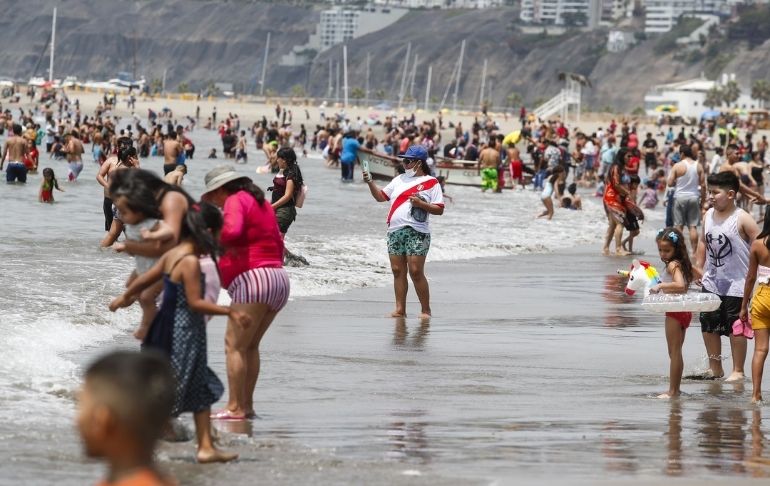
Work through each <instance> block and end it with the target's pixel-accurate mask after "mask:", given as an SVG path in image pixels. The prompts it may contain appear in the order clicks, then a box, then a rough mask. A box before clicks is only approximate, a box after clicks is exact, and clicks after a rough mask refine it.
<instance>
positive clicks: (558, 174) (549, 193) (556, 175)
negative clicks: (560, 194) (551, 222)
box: [537, 165, 567, 219]
mask: <svg viewBox="0 0 770 486" xmlns="http://www.w3.org/2000/svg"><path fill="white" fill-rule="evenodd" d="M566 178H567V174H566V172H564V167H562V166H560V165H557V166H556V167H554V169H553V172H552V173H551V177H549V178H548V179H547V180H546V182H545V188H544V189H543V192H542V193H541V194H540V199H541V200H542V201H543V206H545V210H544V211H543V212H542V213H540V214H539V215H538V216H537V217H538V218H542V217H547V218H548V219H551V218H553V191H554V187H555V186H556V184H558V183H559V182H562V181H564V179H566Z"/></svg>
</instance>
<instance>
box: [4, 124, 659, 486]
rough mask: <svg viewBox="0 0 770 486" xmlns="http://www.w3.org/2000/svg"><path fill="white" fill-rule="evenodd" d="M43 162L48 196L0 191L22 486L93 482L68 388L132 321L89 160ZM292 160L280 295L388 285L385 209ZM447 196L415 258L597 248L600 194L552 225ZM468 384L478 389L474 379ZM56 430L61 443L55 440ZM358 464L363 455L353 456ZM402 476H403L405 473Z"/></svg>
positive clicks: (246, 168)
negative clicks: (75, 173) (49, 180)
mask: <svg viewBox="0 0 770 486" xmlns="http://www.w3.org/2000/svg"><path fill="white" fill-rule="evenodd" d="M191 138H192V139H193V140H194V142H195V143H196V145H197V154H199V157H196V158H195V159H193V160H190V161H188V166H189V174H188V175H187V177H186V179H185V183H184V187H185V188H186V189H187V190H188V191H189V192H190V193H191V194H192V195H193V196H194V197H198V196H199V194H200V192H201V190H202V188H203V176H204V174H205V173H206V172H207V171H208V170H209V169H210V168H211V167H213V166H215V165H217V164H219V163H223V162H224V161H221V160H219V161H214V160H208V159H205V158H200V155H204V154H206V153H208V150H209V148H210V147H216V148H217V149H220V147H219V146H218V145H217V139H216V136H215V134H214V133H213V132H203V131H198V132H195V133H193V134H192V137H191ZM250 152H251V153H250V159H249V162H248V164H245V165H236V166H235V167H236V169H237V170H238V171H239V172H242V173H244V174H247V175H250V176H252V177H253V178H254V180H255V181H256V182H257V184H259V185H260V186H261V187H263V188H266V187H268V186H269V185H270V176H267V175H258V174H256V173H255V168H256V167H257V166H258V165H261V164H262V163H263V158H262V157H261V156H260V154H258V153H257V152H256V151H255V150H254V149H253V146H252V147H251V151H250ZM46 157H47V156H46V155H45V154H44V155H43V156H42V160H41V163H40V167H41V169H42V168H43V167H52V168H53V169H54V170H55V171H56V174H57V177H58V179H59V181H60V183H61V186H62V188H63V189H64V190H65V192H57V193H56V194H55V197H56V203H55V204H53V205H46V204H40V203H38V202H37V192H38V186H39V183H40V177H41V176H39V175H38V176H30V180H29V182H28V184H27V185H4V184H3V185H0V204H2V210H3V219H2V225H0V275H2V291H1V292H0V309H2V312H3V318H2V320H0V349H2V353H3V359H2V360H0V437H2V438H3V440H2V441H0V444H2V445H0V455H2V456H5V457H8V458H13V459H11V460H10V462H9V463H8V464H10V466H9V469H8V471H7V472H6V473H3V475H2V477H0V483H3V484H12V483H13V481H11V480H12V479H14V478H15V479H16V480H23V479H24V478H25V477H27V475H29V474H30V473H31V471H34V470H37V469H40V468H45V467H48V466H49V465H50V464H52V463H53V464H57V467H61V468H63V471H66V473H62V474H63V475H64V476H65V477H66V478H67V481H64V482H63V483H62V484H64V483H66V484H83V481H86V482H88V481H91V479H83V478H93V477H95V474H97V473H96V472H95V470H96V469H95V468H96V466H94V465H90V464H84V463H83V460H82V458H81V457H80V453H79V447H78V446H77V444H76V443H74V442H73V441H72V439H73V437H74V436H73V434H72V427H73V425H72V423H73V417H74V393H75V390H76V389H77V386H78V384H79V380H80V372H81V370H82V365H83V363H84V361H86V360H87V358H88V357H89V356H93V355H94V353H96V352H97V351H98V350H99V349H103V348H108V347H113V346H116V345H117V346H125V345H127V343H130V342H131V341H130V339H128V338H127V336H128V335H129V334H130V331H131V330H132V329H133V327H134V326H135V324H136V322H137V321H138V318H139V311H138V308H136V307H134V308H132V309H130V310H128V311H121V312H118V313H110V312H109V311H108V309H107V304H108V302H109V301H110V299H111V298H112V297H114V296H116V295H118V294H119V293H120V292H121V291H122V288H123V286H124V283H125V279H126V277H127V276H128V274H129V273H130V271H131V269H132V267H133V261H132V260H131V259H130V258H129V257H126V256H124V255H118V254H115V253H113V252H111V251H109V250H100V249H99V248H98V243H99V240H100V239H101V237H102V236H103V231H102V229H103V227H102V225H103V215H102V209H101V208H102V189H101V187H100V186H99V185H98V184H97V182H96V181H95V179H94V177H95V174H96V171H97V165H96V164H95V163H92V162H90V161H87V162H86V167H85V169H84V171H83V173H82V174H81V176H80V180H79V181H78V182H77V183H67V182H65V181H66V164H65V163H64V162H62V161H53V160H47V159H46ZM228 163H231V164H232V162H228ZM161 164H162V160H161V159H159V158H150V159H147V160H143V161H142V165H143V167H145V168H149V169H151V170H156V171H159V172H160V171H161ZM300 164H301V167H302V170H303V174H304V177H305V180H306V182H307V184H308V186H309V193H308V196H307V201H306V203H305V207H304V208H302V209H301V210H299V211H298V217H297V221H296V222H295V223H294V225H293V226H292V227H291V229H290V231H289V233H288V235H287V246H288V248H289V249H290V250H291V251H292V252H294V253H298V254H301V255H302V256H304V257H305V258H307V260H308V261H309V263H310V265H309V266H307V267H296V268H294V267H292V268H289V273H290V275H291V282H292V300H294V301H295V302H296V301H302V299H312V298H318V297H321V296H333V295H335V294H340V293H343V292H346V291H350V290H353V289H364V288H369V287H386V286H388V285H390V282H391V276H390V270H389V267H388V262H387V255H386V250H385V235H386V225H385V218H386V214H387V204H386V203H380V204H378V203H377V202H375V201H374V200H373V199H372V198H371V196H370V194H369V192H368V189H367V188H366V186H365V185H364V184H363V183H361V182H360V177H359V176H358V174H357V176H356V177H357V179H358V180H357V181H356V182H355V183H353V184H342V183H341V182H340V181H339V173H338V171H337V170H333V169H329V168H326V167H324V164H323V161H322V160H320V158H319V157H318V156H313V155H311V157H309V158H307V159H302V160H301V161H300ZM41 172H42V171H41ZM380 184H382V183H381V182H380ZM447 193H448V195H450V196H451V197H452V198H453V202H452V203H447V208H446V212H445V214H444V215H443V216H441V217H432V219H431V221H432V225H433V237H432V248H431V252H430V255H429V262H436V263H438V262H454V261H460V260H468V259H474V258H480V257H486V258H490V257H491V258H496V257H504V256H509V255H519V254H543V253H545V254H558V253H559V252H560V251H565V250H569V249H573V248H575V247H580V246H584V245H588V244H591V245H595V246H596V248H597V252H598V250H599V248H600V246H599V241H601V238H602V236H603V234H604V231H605V228H606V219H605V216H604V212H603V209H602V207H601V201H600V199H597V198H593V197H592V196H591V195H586V196H584V203H583V206H584V210H583V211H569V210H557V211H556V215H555V217H554V219H553V220H552V221H545V220H536V219H535V215H536V214H537V213H539V212H540V211H541V210H542V203H541V202H540V199H539V195H538V194H536V193H534V192H532V191H506V192H504V193H503V194H492V193H486V194H484V193H481V192H480V190H477V189H473V188H460V187H452V186H448V187H447ZM649 220H650V221H648V223H647V224H646V226H645V233H644V235H646V236H649V234H650V233H651V232H652V231H654V228H655V227H657V226H659V222H660V221H661V220H662V217H661V215H660V212H659V211H658V212H656V213H653V214H651V215H650V218H649ZM546 264H548V265H550V263H549V260H547V259H546V260H543V265H546ZM623 264H624V265H625V263H623ZM533 271H535V272H536V271H537V269H534V270H533ZM429 276H430V275H429ZM469 285H471V284H469ZM212 353H213V351H212ZM218 359H219V360H220V361H221V356H220V357H219V358H218ZM327 368H329V366H324V369H327ZM298 371H299V370H298ZM299 372H301V371H299ZM330 372H331V371H330ZM281 379H286V378H281ZM377 379H379V378H377ZM377 379H375V381H377ZM342 381H344V380H342ZM338 385H339V386H342V387H343V388H345V387H347V385H344V386H343V385H342V384H341V383H338ZM332 386H333V384H332ZM477 392H478V393H481V394H484V393H486V392H485V391H484V389H483V387H482V388H481V389H479V390H477ZM408 413H416V414H418V415H419V414H420V413H421V412H419V411H417V412H408ZM408 413H407V414H408ZM337 418H338V419H339V417H337ZM401 422H402V420H401V419H399V418H398V416H395V417H393V418H392V427H393V428H395V429H396V430H394V431H390V430H388V431H387V432H386V433H385V435H386V436H388V437H390V438H391V439H392V440H394V441H395V442H398V440H397V436H404V435H406V436H411V435H417V436H419V435H420V434H421V431H420V430H419V427H418V428H417V429H415V430H412V429H411V428H410V427H411V426H408V425H407V426H404V425H403V424H402V425H399V424H401ZM406 422H410V420H407V421H406ZM339 423H340V422H337V425H339ZM418 425H419V424H418ZM404 427H406V428H404ZM279 435H280V434H279ZM310 436H311V437H312V436H313V435H312V434H311V435H310ZM61 437H67V438H68V439H69V441H70V442H69V443H67V444H57V441H59V440H60V439H61ZM345 437H346V431H345V429H344V427H341V428H340V430H339V431H338V434H337V438H336V439H335V440H327V441H326V442H325V443H327V444H337V445H338V446H340V447H344V442H345ZM273 440H275V439H273ZM274 445H275V446H276V447H279V446H281V447H287V448H288V449H289V450H288V451H287V454H293V453H296V454H299V456H300V457H302V458H304V459H303V460H305V459H307V457H308V456H307V455H306V454H305V449H304V448H303V447H304V445H305V444H304V443H302V446H297V444H294V443H292V445H291V446H288V445H285V444H283V443H280V444H274ZM294 447H299V449H300V452H297V451H295V450H294V449H292V448H294ZM308 447H310V446H308ZM409 447H410V446H408V445H405V446H404V447H403V448H401V447H398V444H396V447H395V449H394V450H393V451H391V452H388V453H387V454H386V456H388V457H390V458H391V459H392V458H393V457H391V456H395V457H396V458H398V457H399V456H403V455H406V456H408V457H413V456H412V455H411V454H412V453H411V452H410V450H409ZM416 454H418V457H419V453H416ZM354 456H355V454H354ZM485 457H486V456H485ZM368 459H370V457H369V456H367V455H366V454H364V455H363V457H361V460H362V461H363V460H368ZM311 462H312V461H311ZM367 464H368V463H367ZM277 467H279V468H280V467H281V466H277ZM287 467H288V466H287ZM366 467H367V468H368V469H367V471H369V473H368V474H365V475H364V476H365V477H369V476H370V475H375V473H376V472H377V471H378V469H377V467H375V466H372V465H371V464H368V465H367V466H366ZM4 469H5V468H4ZM311 469H312V467H311ZM388 471H389V472H388V474H390V472H391V471H390V470H388ZM399 474H400V473H399ZM404 474H405V476H407V477H412V476H415V477H417V476H418V475H419V472H418V474H412V473H409V472H408V470H407V473H404ZM50 477H56V475H55V474H51V475H50ZM344 477H345V479H346V480H347V479H349V478H347V477H346V476H344ZM383 477H389V476H387V474H386V475H385V476H383ZM328 478H329V479H330V483H331V482H334V481H335V478H338V477H337V476H335V475H334V474H332V475H330V476H329V477H328ZM338 479H339V478H338ZM434 479H436V478H434ZM340 480H342V479H340ZM212 481H213V480H212ZM277 482H278V483H280V482H281V481H277ZM439 482H440V481H439ZM200 484H208V483H200ZM212 484H215V483H212Z"/></svg>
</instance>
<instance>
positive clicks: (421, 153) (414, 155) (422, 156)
mask: <svg viewBox="0 0 770 486" xmlns="http://www.w3.org/2000/svg"><path fill="white" fill-rule="evenodd" d="M398 157H399V158H400V159H417V160H422V161H426V160H428V150H427V149H426V148H425V147H423V146H422V145H412V146H411V147H409V148H408V149H406V152H405V153H403V154H401V155H399V156H398Z"/></svg>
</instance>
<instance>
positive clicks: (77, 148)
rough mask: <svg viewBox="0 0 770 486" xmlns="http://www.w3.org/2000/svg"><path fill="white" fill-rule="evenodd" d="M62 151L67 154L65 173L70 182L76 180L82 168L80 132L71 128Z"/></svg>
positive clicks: (82, 150) (82, 149)
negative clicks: (66, 170)
mask: <svg viewBox="0 0 770 486" xmlns="http://www.w3.org/2000/svg"><path fill="white" fill-rule="evenodd" d="M63 152H64V153H65V154H66V156H67V166H68V168H69V172H68V173H67V179H69V181H70V182H75V181H77V180H78V176H79V175H80V172H81V171H82V170H83V152H85V149H84V148H83V142H81V141H80V134H79V133H78V131H77V130H72V131H71V132H70V134H69V138H68V140H67V143H66V144H65V145H64V149H63Z"/></svg>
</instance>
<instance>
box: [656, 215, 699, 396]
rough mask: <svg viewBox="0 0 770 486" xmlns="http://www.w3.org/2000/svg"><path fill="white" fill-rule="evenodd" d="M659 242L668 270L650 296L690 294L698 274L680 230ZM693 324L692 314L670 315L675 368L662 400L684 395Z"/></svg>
mask: <svg viewBox="0 0 770 486" xmlns="http://www.w3.org/2000/svg"><path fill="white" fill-rule="evenodd" d="M655 241H656V242H657V244H658V254H659V255H660V259H661V260H663V263H665V264H666V269H665V271H663V272H662V273H661V283H659V284H658V285H656V286H654V287H653V288H651V289H650V293H658V292H663V293H664V294H684V293H687V289H688V288H689V286H690V282H692V281H693V279H694V278H695V277H694V274H695V273H696V272H697V270H696V269H695V268H693V266H692V263H690V257H689V255H688V254H687V247H686V246H685V243H684V235H682V233H681V232H680V231H679V230H677V229H675V228H672V227H669V228H666V229H664V230H662V231H660V232H659V233H658V237H657V238H655ZM690 321H692V312H666V324H665V325H666V342H667V343H668V356H669V359H670V360H671V364H670V367H669V385H668V392H666V393H662V394H660V395H658V398H673V397H677V396H679V394H680V390H679V385H680V384H681V382H682V372H683V371H684V358H683V357H682V346H683V345H684V335H685V332H686V331H687V328H688V327H690Z"/></svg>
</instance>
